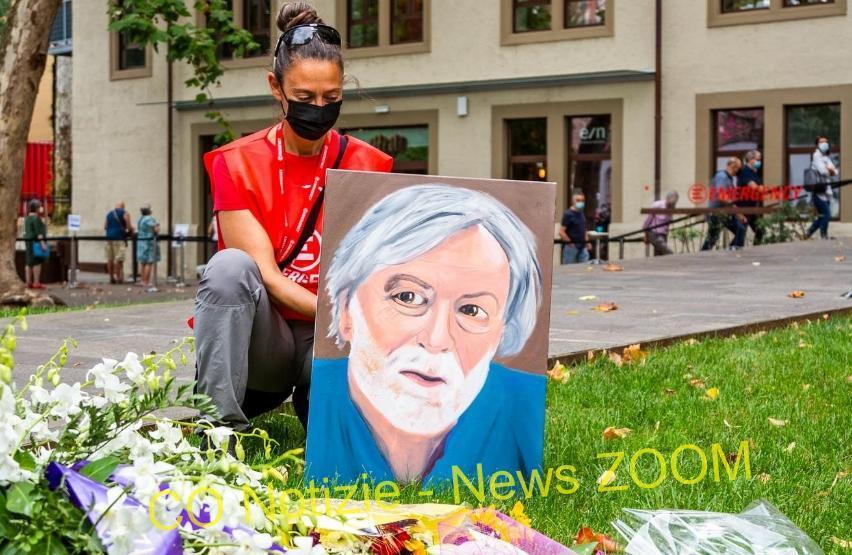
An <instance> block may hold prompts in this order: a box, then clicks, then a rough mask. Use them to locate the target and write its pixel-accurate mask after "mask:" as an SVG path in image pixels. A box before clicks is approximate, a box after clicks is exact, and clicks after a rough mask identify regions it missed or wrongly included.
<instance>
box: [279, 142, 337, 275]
mask: <svg viewBox="0 0 852 555" xmlns="http://www.w3.org/2000/svg"><path fill="white" fill-rule="evenodd" d="M348 144H349V138H348V137H346V136H345V135H340V143H339V145H338V150H337V156H336V157H335V159H334V163H333V164H332V165H331V169H334V170H336V169H337V168H338V167H340V163H341V161H343V155H344V153H345V152H346V147H347V145H348ZM324 160H325V155H323V159H322V160H321V161H320V170H322V166H323V161H324ZM322 177H323V179H322V181H323V183H322V185H319V186H318V181H317V180H315V181H314V187H313V188H312V189H311V191H313V190H314V188H317V189H318V190H319V194H318V195H317V197H316V199H315V200H314V203H313V205H312V206H311V208H310V211H309V213H308V216H307V219H305V218H299V222H298V224H301V225H300V226H299V225H298V224H297V229H300V233H299V238H298V239H297V240H295V241H293V247H292V249H290V250H289V252H287V253H286V254H285V255H284V258H283V260H282V261H281V262H279V263H278V268H279V269H280V270H282V271H283V270H284V268H286V267H287V266H289V265H290V264H291V263H292V262H293V261H294V260H295V259H296V257H297V256H298V255H299V252H301V250H302V247H304V245H305V243H307V242H308V239H310V237H311V235H313V233H314V229H316V223H317V219H318V218H319V213H320V209H321V208H322V203H323V198H324V197H325V176H324V175H322ZM308 198H309V199H310V195H309V196H308ZM303 214H304V212H303ZM285 239H286V237H285Z"/></svg>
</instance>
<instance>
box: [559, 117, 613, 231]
mask: <svg viewBox="0 0 852 555" xmlns="http://www.w3.org/2000/svg"><path fill="white" fill-rule="evenodd" d="M611 123H612V116H611V115H610V114H600V115H591V116H569V117H568V118H567V131H568V181H567V182H568V187H567V188H566V195H567V197H568V198H567V199H566V203H565V206H570V205H571V195H572V191H573V190H574V189H582V191H583V194H584V195H585V197H586V209H585V211H586V221H588V222H589V227H590V228H591V229H594V225H593V222H594V221H595V217H596V216H598V218H599V222H602V223H603V225H602V226H601V227H603V228H604V229H603V230H604V231H606V230H607V229H608V227H609V219H610V216H609V215H610V213H611V207H612V185H611V183H612V129H611Z"/></svg>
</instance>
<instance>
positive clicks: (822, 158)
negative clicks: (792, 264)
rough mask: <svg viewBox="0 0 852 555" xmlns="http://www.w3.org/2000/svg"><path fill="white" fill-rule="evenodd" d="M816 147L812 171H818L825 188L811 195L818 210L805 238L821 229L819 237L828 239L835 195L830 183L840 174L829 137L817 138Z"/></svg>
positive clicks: (820, 188) (812, 158) (816, 190)
mask: <svg viewBox="0 0 852 555" xmlns="http://www.w3.org/2000/svg"><path fill="white" fill-rule="evenodd" d="M816 147H817V148H816V150H815V151H814V153H813V154H812V155H811V169H813V170H816V172H817V173H818V174H819V175H820V178H821V179H822V182H823V183H824V184H825V186H823V187H818V188H817V189H815V190H814V191H813V192H812V193H811V200H812V202H813V203H814V208H816V211H817V217H816V219H815V220H814V221H813V223H812V224H811V227H810V229H808V233H807V235H806V236H805V237H806V238H807V239H810V238H811V235H813V234H814V232H815V231H816V230H817V229H819V236H820V237H822V238H823V239H828V222H829V220H830V219H831V197H832V194H833V193H832V190H831V186H830V185H828V182H829V181H830V180H831V179H832V178H834V177H836V176H837V174H838V172H837V168H836V167H835V166H834V162H832V161H831V143H829V142H828V137H822V136H820V137H817V138H816Z"/></svg>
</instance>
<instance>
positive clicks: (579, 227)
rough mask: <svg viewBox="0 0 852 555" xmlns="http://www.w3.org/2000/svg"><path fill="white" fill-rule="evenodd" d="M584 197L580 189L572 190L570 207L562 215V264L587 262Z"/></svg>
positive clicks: (587, 244) (587, 238)
mask: <svg viewBox="0 0 852 555" xmlns="http://www.w3.org/2000/svg"><path fill="white" fill-rule="evenodd" d="M585 210H586V197H585V195H584V194H583V190H582V189H574V195H573V196H572V197H571V207H570V208H568V210H566V211H565V213H564V214H563V215H562V225H561V226H560V227H559V236H560V237H561V238H562V240H563V241H565V244H564V245H563V246H562V263H563V264H582V263H584V262H588V261H589V250H590V249H591V246H590V245H589V234H588V232H587V231H586V212H585Z"/></svg>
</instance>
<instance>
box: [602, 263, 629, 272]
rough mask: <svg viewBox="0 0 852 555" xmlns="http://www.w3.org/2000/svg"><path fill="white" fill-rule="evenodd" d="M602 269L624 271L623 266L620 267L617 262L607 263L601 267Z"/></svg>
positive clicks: (605, 270)
mask: <svg viewBox="0 0 852 555" xmlns="http://www.w3.org/2000/svg"><path fill="white" fill-rule="evenodd" d="M603 271H604V272H622V271H624V268H622V267H621V266H619V265H618V264H613V263H612V262H610V263H609V264H607V265H606V266H604V267H603Z"/></svg>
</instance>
